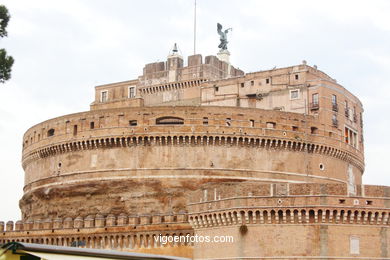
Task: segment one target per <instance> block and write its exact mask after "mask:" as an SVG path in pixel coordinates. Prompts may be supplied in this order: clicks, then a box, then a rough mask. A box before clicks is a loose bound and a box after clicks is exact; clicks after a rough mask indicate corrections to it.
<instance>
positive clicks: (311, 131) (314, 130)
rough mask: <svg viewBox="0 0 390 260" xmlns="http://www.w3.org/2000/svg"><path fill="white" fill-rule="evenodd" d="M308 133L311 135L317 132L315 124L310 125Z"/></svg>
mask: <svg viewBox="0 0 390 260" xmlns="http://www.w3.org/2000/svg"><path fill="white" fill-rule="evenodd" d="M310 133H311V134H313V135H316V134H318V128H317V127H315V126H312V127H310Z"/></svg>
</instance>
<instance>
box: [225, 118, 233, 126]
mask: <svg viewBox="0 0 390 260" xmlns="http://www.w3.org/2000/svg"><path fill="white" fill-rule="evenodd" d="M225 123H226V126H231V125H232V119H231V118H226V121H225Z"/></svg>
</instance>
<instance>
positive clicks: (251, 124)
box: [249, 119, 255, 127]
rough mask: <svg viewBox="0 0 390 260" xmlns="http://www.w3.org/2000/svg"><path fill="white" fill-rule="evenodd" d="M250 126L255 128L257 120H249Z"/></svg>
mask: <svg viewBox="0 0 390 260" xmlns="http://www.w3.org/2000/svg"><path fill="white" fill-rule="evenodd" d="M249 124H250V126H251V127H255V120H253V119H251V120H249Z"/></svg>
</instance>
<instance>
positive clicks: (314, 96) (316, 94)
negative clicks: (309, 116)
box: [312, 93, 319, 105]
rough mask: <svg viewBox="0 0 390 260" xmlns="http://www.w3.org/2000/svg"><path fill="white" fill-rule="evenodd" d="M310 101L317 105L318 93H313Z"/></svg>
mask: <svg viewBox="0 0 390 260" xmlns="http://www.w3.org/2000/svg"><path fill="white" fill-rule="evenodd" d="M312 102H313V104H316V105H318V102H319V99H318V93H314V94H313V95H312Z"/></svg>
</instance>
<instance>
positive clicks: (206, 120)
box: [203, 117, 209, 125]
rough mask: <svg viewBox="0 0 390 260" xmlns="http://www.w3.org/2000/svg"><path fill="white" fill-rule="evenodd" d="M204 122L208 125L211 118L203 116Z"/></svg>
mask: <svg viewBox="0 0 390 260" xmlns="http://www.w3.org/2000/svg"><path fill="white" fill-rule="evenodd" d="M203 124H204V125H208V124H209V118H208V117H203Z"/></svg>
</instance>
